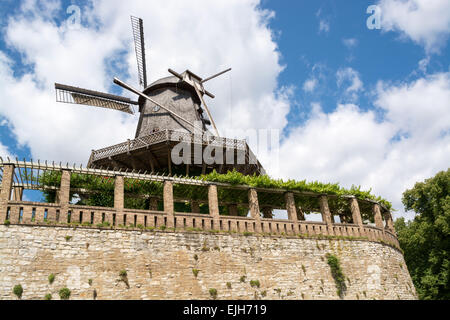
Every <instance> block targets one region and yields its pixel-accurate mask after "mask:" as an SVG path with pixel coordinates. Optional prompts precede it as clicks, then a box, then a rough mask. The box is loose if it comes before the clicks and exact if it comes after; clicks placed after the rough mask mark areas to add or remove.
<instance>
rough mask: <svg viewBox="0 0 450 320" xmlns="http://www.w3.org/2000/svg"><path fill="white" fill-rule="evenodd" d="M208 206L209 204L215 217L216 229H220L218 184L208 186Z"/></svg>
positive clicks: (210, 212)
mask: <svg viewBox="0 0 450 320" xmlns="http://www.w3.org/2000/svg"><path fill="white" fill-rule="evenodd" d="M208 206H209V214H210V215H211V216H212V218H213V222H214V229H215V230H219V229H220V227H219V225H220V212H219V198H218V196H217V186H216V185H215V184H211V185H209V186H208Z"/></svg>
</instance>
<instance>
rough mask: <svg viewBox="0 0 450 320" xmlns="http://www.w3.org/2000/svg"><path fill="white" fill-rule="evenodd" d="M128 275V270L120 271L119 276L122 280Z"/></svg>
mask: <svg viewBox="0 0 450 320" xmlns="http://www.w3.org/2000/svg"><path fill="white" fill-rule="evenodd" d="M127 275H128V273H127V270H120V272H119V276H120V277H121V278H123V277H126V276H127Z"/></svg>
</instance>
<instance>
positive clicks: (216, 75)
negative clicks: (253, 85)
mask: <svg viewBox="0 0 450 320" xmlns="http://www.w3.org/2000/svg"><path fill="white" fill-rule="evenodd" d="M231 70H232V69H231V68H228V69H227V70H224V71H222V72H219V73H217V74H215V75H213V76H211V77H208V78H206V79H205V80H202V81H201V83H202V84H203V83H205V82H207V81H209V80H212V79H214V78H217V77H218V76H221V75H223V74H224V73H227V72H229V71H231Z"/></svg>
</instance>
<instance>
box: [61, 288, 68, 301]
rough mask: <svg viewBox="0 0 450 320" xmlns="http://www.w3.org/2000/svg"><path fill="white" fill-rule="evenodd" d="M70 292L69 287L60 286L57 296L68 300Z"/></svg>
mask: <svg viewBox="0 0 450 320" xmlns="http://www.w3.org/2000/svg"><path fill="white" fill-rule="evenodd" d="M70 294H71V292H70V290H69V288H62V289H61V290H59V297H60V298H61V300H69V298H70Z"/></svg>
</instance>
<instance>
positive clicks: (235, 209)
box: [228, 204, 238, 217]
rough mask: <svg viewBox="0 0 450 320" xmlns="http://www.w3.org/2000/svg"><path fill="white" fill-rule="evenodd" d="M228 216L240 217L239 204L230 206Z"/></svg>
mask: <svg viewBox="0 0 450 320" xmlns="http://www.w3.org/2000/svg"><path fill="white" fill-rule="evenodd" d="M228 214H229V215H230V216H233V217H237V216H238V207H237V204H229V205H228Z"/></svg>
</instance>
